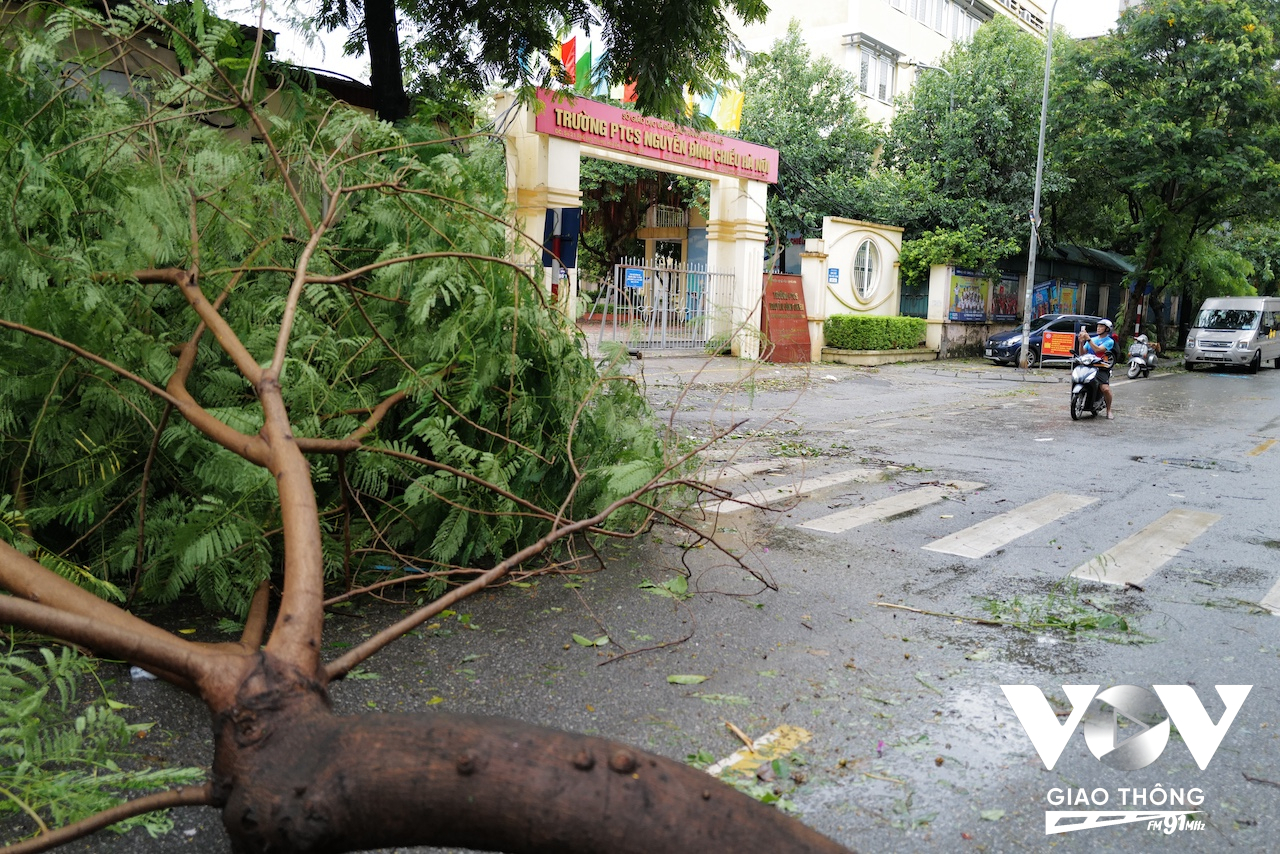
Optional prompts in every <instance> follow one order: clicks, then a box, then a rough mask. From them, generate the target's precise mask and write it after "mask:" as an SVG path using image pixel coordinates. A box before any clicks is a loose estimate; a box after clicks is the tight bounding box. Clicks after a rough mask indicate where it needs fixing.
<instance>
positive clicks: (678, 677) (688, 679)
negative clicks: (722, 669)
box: [667, 673, 708, 685]
mask: <svg viewBox="0 0 1280 854" xmlns="http://www.w3.org/2000/svg"><path fill="white" fill-rule="evenodd" d="M707 678H708V677H706V676H696V675H693V674H689V673H676V674H672V675H671V676H668V677H667V681H668V682H670V683H671V684H672V685H698V684H701V683H703V682H706V681H707Z"/></svg>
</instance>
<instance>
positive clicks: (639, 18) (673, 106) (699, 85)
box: [318, 0, 768, 120]
mask: <svg viewBox="0 0 1280 854" xmlns="http://www.w3.org/2000/svg"><path fill="white" fill-rule="evenodd" d="M767 14H768V6H767V5H766V4H765V3H764V2H763V0H655V2H650V3H643V4H636V3H632V2H629V0H598V1H597V2H589V0H569V2H552V0H497V2H493V3H473V2H468V0H399V2H397V0H320V9H319V14H318V20H319V22H320V24H321V26H323V27H325V28H327V29H334V28H336V27H339V26H345V27H351V28H353V32H352V40H351V41H350V42H349V45H350V46H353V47H357V48H358V47H360V46H361V43H363V47H364V48H365V49H367V50H368V52H369V59H370V64H371V68H372V69H373V71H374V75H375V76H376V77H377V78H378V79H375V80H372V81H371V83H372V85H373V89H374V96H375V98H377V99H378V115H379V116H380V117H382V118H384V119H388V120H395V119H399V118H402V117H403V115H404V112H403V110H404V109H406V108H407V103H408V102H407V99H406V97H405V89H404V81H403V79H401V78H399V77H397V76H395V75H396V72H397V71H398V70H399V69H400V68H401V67H403V63H402V62H401V60H400V51H401V47H402V44H403V46H405V47H407V48H408V49H409V50H410V51H411V52H412V54H413V57H414V62H413V67H414V69H415V71H416V72H417V76H419V77H421V78H426V79H420V80H417V81H415V83H414V85H415V86H424V85H428V86H429V85H430V83H429V80H430V79H431V78H444V79H448V80H451V81H458V82H461V83H463V84H465V85H466V86H467V87H469V88H470V89H472V90H473V91H480V90H481V89H483V88H484V87H485V86H486V85H488V84H490V83H495V82H501V83H506V84H512V85H519V86H524V85H537V84H545V83H547V82H549V81H550V80H551V79H553V78H557V77H559V78H563V74H564V71H565V69H564V68H562V67H561V66H559V65H557V64H555V63H552V64H550V65H548V64H546V63H545V61H544V58H545V57H547V56H548V55H549V54H550V53H551V52H552V50H553V49H556V48H559V46H560V37H559V34H560V33H561V32H563V31H564V30H565V29H567V28H571V27H581V28H583V29H584V30H586V31H587V32H588V33H590V34H592V35H593V37H595V38H598V39H600V41H601V42H602V44H603V46H604V50H603V51H602V53H601V54H600V59H599V62H598V66H597V71H596V72H595V73H596V74H597V75H598V77H599V78H600V79H601V80H602V81H604V82H607V83H610V84H622V83H635V86H636V95H637V101H636V108H637V109H639V110H640V111H641V112H643V113H646V114H648V115H663V116H668V117H672V118H676V117H679V116H681V115H683V112H684V94H683V92H684V88H685V87H686V86H687V87H688V89H689V91H691V92H693V93H694V94H708V93H710V92H711V91H712V90H713V89H714V87H715V86H716V85H717V84H719V83H721V82H722V81H724V80H727V79H731V78H732V77H733V66H732V60H733V59H734V58H735V57H736V55H737V54H738V53H739V45H738V41H737V39H736V37H735V36H734V35H733V29H732V27H731V26H730V22H729V19H728V17H727V16H728V15H736V16H737V17H738V18H740V19H742V20H743V21H744V22H746V23H754V22H758V21H763V20H764V18H765V15H767ZM397 18H398V19H399V21H400V24H401V26H402V27H403V28H404V29H405V30H408V36H407V37H403V38H402V36H401V35H400V31H399V29H398V28H397V25H396V21H397ZM388 25H389V26H388ZM380 70H381V71H382V72H383V73H381V74H380V73H379V71H380Z"/></svg>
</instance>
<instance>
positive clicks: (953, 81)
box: [907, 59, 956, 115]
mask: <svg viewBox="0 0 1280 854" xmlns="http://www.w3.org/2000/svg"><path fill="white" fill-rule="evenodd" d="M907 65H909V66H911V67H912V68H925V69H928V70H929V71H941V72H942V73H943V74H945V75H947V76H948V77H950V78H951V92H950V93H949V95H950V98H949V103H948V105H947V115H950V114H951V113H954V112H955V111H956V76H955V75H954V74H952V73H951V72H950V71H948V70H947V69H945V68H943V67H942V66H941V65H930V64H929V63H927V62H917V61H916V60H914V59H909V60H907Z"/></svg>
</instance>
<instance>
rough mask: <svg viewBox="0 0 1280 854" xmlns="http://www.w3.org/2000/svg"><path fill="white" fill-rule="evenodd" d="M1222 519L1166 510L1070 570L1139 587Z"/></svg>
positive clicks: (1085, 576)
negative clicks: (1161, 514)
mask: <svg viewBox="0 0 1280 854" xmlns="http://www.w3.org/2000/svg"><path fill="white" fill-rule="evenodd" d="M1221 518H1222V517H1221V516H1219V515H1218V514H1217V513H1206V512H1204V511H1202V510H1185V509H1182V508H1177V509H1174V510H1170V511H1169V512H1168V513H1166V514H1164V515H1163V516H1161V517H1160V518H1159V519H1157V520H1156V521H1154V522H1152V523H1151V524H1150V525H1148V526H1147V527H1145V528H1143V529H1142V530H1141V531H1139V532H1138V533H1136V534H1134V535H1133V536H1132V537H1129V538H1128V539H1127V540H1124V541H1122V542H1120V543H1117V544H1116V545H1114V546H1112V547H1111V548H1110V549H1108V550H1107V551H1105V552H1103V553H1102V554H1100V555H1098V556H1097V557H1095V558H1094V559H1093V560H1091V561H1089V562H1088V563H1085V564H1082V565H1080V566H1078V567H1076V568H1075V569H1073V570H1071V575H1072V576H1074V577H1075V578H1080V579H1084V580H1086V581H1100V582H1102V583H1103V584H1116V585H1124V584H1141V583H1142V582H1143V581H1145V580H1146V579H1147V578H1148V577H1149V576H1150V575H1151V574H1152V573H1153V572H1155V571H1156V570H1157V569H1159V568H1160V567H1162V566H1164V565H1165V564H1166V563H1168V562H1169V561H1170V560H1172V559H1173V558H1174V557H1175V556H1177V554H1178V552H1180V551H1182V550H1183V549H1184V548H1186V547H1187V546H1188V545H1190V544H1191V541H1192V540H1194V539H1195V538H1196V537H1198V536H1200V535H1201V534H1203V533H1204V532H1205V531H1207V530H1209V528H1210V527H1211V526H1212V525H1213V523H1215V522H1217V521H1218V520H1219V519H1221Z"/></svg>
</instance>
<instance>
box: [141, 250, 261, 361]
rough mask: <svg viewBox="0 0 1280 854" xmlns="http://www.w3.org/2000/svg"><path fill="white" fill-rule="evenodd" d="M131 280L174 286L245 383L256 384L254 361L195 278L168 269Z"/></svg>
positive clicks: (174, 268) (176, 269)
mask: <svg viewBox="0 0 1280 854" xmlns="http://www.w3.org/2000/svg"><path fill="white" fill-rule="evenodd" d="M133 277H134V278H135V279H137V280H138V282H139V283H140V284H144V285H176V286H177V287H178V290H179V292H180V293H181V294H182V296H183V297H184V298H185V299H186V301H187V303H188V304H190V306H191V308H192V310H193V311H195V313H196V315H197V316H198V317H199V318H200V320H201V321H202V322H203V323H204V325H205V326H207V327H208V328H209V331H210V332H212V333H213V337H214V338H216V339H217V341H218V345H219V346H220V347H222V349H223V351H224V352H225V353H226V354H227V355H228V356H230V357H231V361H232V362H234V363H235V366H236V369H237V370H239V371H240V373H241V374H243V375H244V377H245V379H247V380H248V381H249V382H251V383H256V382H257V381H258V379H259V378H260V377H261V376H262V368H261V367H259V366H258V361H257V359H255V358H253V354H252V353H250V352H249V351H248V350H247V349H246V348H245V346H244V345H243V344H242V343H240V338H239V337H238V336H237V335H236V334H235V332H233V331H232V330H231V326H230V325H228V323H227V321H226V320H225V319H224V318H223V317H222V315H221V314H220V313H219V312H218V310H217V309H216V308H214V307H213V305H212V304H210V302H209V300H208V299H206V298H205V295H204V292H203V291H202V290H200V284H199V282H197V281H196V277H195V276H193V275H191V274H190V273H189V272H187V271H186V270H181V269H178V268H177V267H167V268H164V269H161V270H138V271H137V272H135V273H134V274H133Z"/></svg>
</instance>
